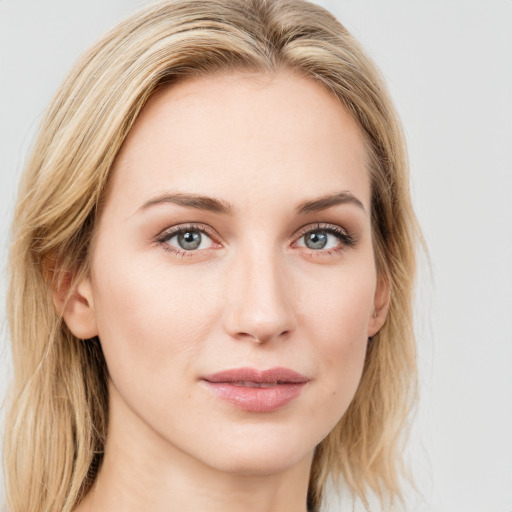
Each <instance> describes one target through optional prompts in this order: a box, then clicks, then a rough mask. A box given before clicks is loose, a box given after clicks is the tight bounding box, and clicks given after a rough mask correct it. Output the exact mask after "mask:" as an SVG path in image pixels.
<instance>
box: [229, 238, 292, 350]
mask: <svg viewBox="0 0 512 512" xmlns="http://www.w3.org/2000/svg"><path fill="white" fill-rule="evenodd" d="M228 273H229V276H228V282H229V286H228V295H227V297H226V302H227V304H226V311H225V327H226V330H227V332H228V333H229V334H230V335H231V336H234V337H236V338H246V339H250V340H253V341H256V342H259V343H263V342H266V341H269V340H271V339H274V338H278V337H280V336H281V337H282V336H283V335H285V334H287V333H289V332H291V331H292V330H293V329H294V328H295V317H294V310H293V304H292V302H291V295H290V287H289V285H290V283H289V276H288V272H287V270H286V265H285V263H284V261H283V257H282V254H281V253H280V251H279V250H277V249H276V248H275V247H269V246H264V247H262V245H261V244H250V246H249V247H246V248H245V249H241V250H240V252H239V253H238V254H236V255H234V257H233V260H232V262H231V265H230V268H229V271H228Z"/></svg>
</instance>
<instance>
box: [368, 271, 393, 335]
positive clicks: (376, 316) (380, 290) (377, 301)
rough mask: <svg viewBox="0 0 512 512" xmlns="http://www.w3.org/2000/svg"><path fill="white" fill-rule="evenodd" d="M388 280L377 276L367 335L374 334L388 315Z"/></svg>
mask: <svg viewBox="0 0 512 512" xmlns="http://www.w3.org/2000/svg"><path fill="white" fill-rule="evenodd" d="M390 292H391V290H390V285H389V281H388V280H387V279H385V278H382V277H379V278H378V279H377V287H376V289H375V296H374V300H373V306H374V310H373V313H372V316H371V318H370V321H369V322H368V337H369V338H371V337H372V336H375V335H376V334H377V333H378V332H379V331H380V329H381V327H382V326H383V325H384V322H385V321H386V317H387V315H388V309H389V300H390V295H391V293H390Z"/></svg>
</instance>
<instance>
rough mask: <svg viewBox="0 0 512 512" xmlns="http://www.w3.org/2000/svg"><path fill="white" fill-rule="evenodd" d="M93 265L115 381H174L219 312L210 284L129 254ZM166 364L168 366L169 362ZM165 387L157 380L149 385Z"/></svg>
mask: <svg viewBox="0 0 512 512" xmlns="http://www.w3.org/2000/svg"><path fill="white" fill-rule="evenodd" d="M116 261H117V265H115V266H114V265H110V264H109V265H105V266H102V265H101V264H97V265H96V267H95V268H96V275H97V276H98V279H95V280H94V281H95V310H96V317H97V322H98V330H99V334H100V339H101V342H102V346H103V351H104V353H105V358H106V360H107V364H108V367H109V372H110V375H111V378H112V380H113V381H114V382H116V380H119V381H120V382H119V384H121V381H123V380H125V379H126V380H127V381H129V380H130V379H134V378H140V379H144V380H145V382H146V384H148V385H149V384H150V381H153V380H154V381H155V383H158V382H160V383H166V384H167V385H172V384H173V381H175V380H178V378H179V376H178V375H177V372H176V369H180V371H182V372H185V373H186V372H187V370H189V369H190V368H189V367H190V364H191V362H192V361H194V360H195V359H196V358H197V356H198V353H199V352H200V350H201V348H202V342H203V341H204V339H205V337H206V336H207V334H208V332H210V330H211V329H212V325H211V324H212V322H214V321H215V318H216V317H218V315H216V314H215V313H214V311H215V310H216V309H217V308H218V304H217V303H216V299H215V294H207V293H206V290H208V289H211V283H209V282H208V280H207V279H205V278H204V277H201V276H200V275H198V273H197V272H196V273H195V274H192V273H190V272H189V273H187V271H183V269H182V270H180V271H176V269H172V268H169V267H166V266H165V265H161V264H155V262H152V263H153V264H150V265H148V263H147V262H145V261H144V259H143V258H140V260H138V259H137V257H136V256H133V254H132V255H131V257H130V258H126V259H123V257H122V256H119V258H117V260H116ZM100 277H101V278H100ZM170 365H171V366H172V367H170ZM158 388H161V389H162V388H163V389H165V388H166V386H165V385H164V386H162V384H161V385H160V386H157V385H155V386H154V387H153V389H155V390H157V389H158Z"/></svg>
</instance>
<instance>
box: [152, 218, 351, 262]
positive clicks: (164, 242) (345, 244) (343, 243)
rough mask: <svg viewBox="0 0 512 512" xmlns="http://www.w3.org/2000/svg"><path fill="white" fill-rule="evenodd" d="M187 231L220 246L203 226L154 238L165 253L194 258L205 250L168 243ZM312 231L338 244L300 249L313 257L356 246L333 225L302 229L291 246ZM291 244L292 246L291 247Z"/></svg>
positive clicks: (178, 228) (179, 228) (185, 226)
mask: <svg viewBox="0 0 512 512" xmlns="http://www.w3.org/2000/svg"><path fill="white" fill-rule="evenodd" d="M187 231H196V232H197V231H198V232H199V233H201V234H205V235H206V236H208V238H210V239H211V240H212V242H213V243H214V244H220V242H218V237H217V236H216V235H215V232H214V231H213V230H212V229H211V228H210V227H209V226H207V225H205V224H181V225H179V226H173V227H171V228H169V229H166V230H165V231H163V232H162V233H160V234H159V235H158V237H157V238H156V242H157V243H158V244H159V245H160V246H162V248H163V249H164V250H165V251H166V252H170V253H173V254H175V255H178V256H181V257H193V256H196V255H197V253H198V252H200V251H204V250H205V249H195V250H189V251H186V250H180V249H178V248H177V247H175V246H172V245H170V244H169V243H168V241H169V239H170V238H172V237H173V236H176V235H179V234H181V233H186V232H187ZM314 231H323V232H325V233H328V234H331V235H333V236H335V237H336V238H337V239H338V240H339V242H340V245H339V246H338V247H334V248H332V249H318V250H314V249H309V248H308V247H302V246H301V248H303V249H306V250H307V251H309V252H310V253H311V254H314V255H318V256H320V255H331V254H334V253H336V252H339V251H342V250H344V249H346V248H351V247H354V246H355V244H356V242H357V241H356V239H355V237H354V236H353V235H352V234H351V233H349V232H348V231H346V230H345V229H343V228H341V227H340V226H336V225H335V224H324V223H318V224H315V225H311V224H309V225H307V226H305V227H304V228H301V229H300V231H299V232H298V235H297V236H296V238H295V241H294V242H293V244H296V243H297V241H298V240H300V239H301V238H303V237H304V236H305V235H307V234H308V233H311V232H314ZM293 244H292V245H293Z"/></svg>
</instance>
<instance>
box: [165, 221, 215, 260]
mask: <svg viewBox="0 0 512 512" xmlns="http://www.w3.org/2000/svg"><path fill="white" fill-rule="evenodd" d="M186 231H199V232H200V233H202V234H204V235H206V236H207V237H208V238H210V239H211V240H212V242H213V243H214V244H215V245H217V246H221V245H222V242H221V241H220V236H219V235H218V234H217V232H216V231H214V230H213V229H212V228H211V227H210V226H208V225H207V224H202V223H194V222H190V223H183V224H176V225H174V226H170V227H168V228H165V229H164V230H163V231H161V232H160V233H159V234H158V235H157V236H156V237H155V240H156V242H157V243H159V244H161V245H162V246H163V247H164V249H166V250H168V251H171V252H173V253H176V254H180V255H187V256H192V255H194V254H196V253H198V252H203V251H207V250H208V249H210V248H208V249H192V250H188V251H187V250H184V249H180V248H179V247H176V246H174V245H171V244H169V243H167V240H169V239H170V238H172V237H173V236H176V235H178V234H179V233H183V232H186Z"/></svg>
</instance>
